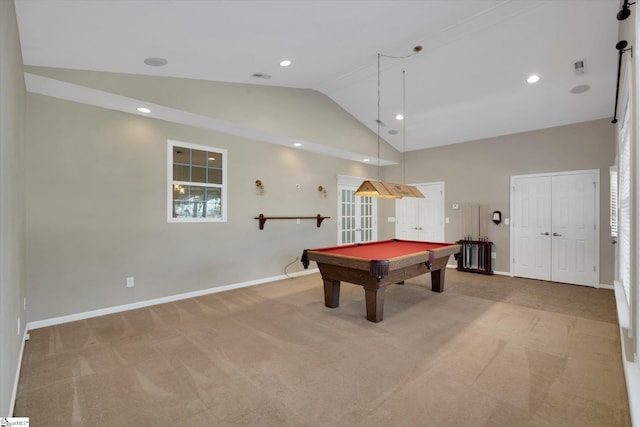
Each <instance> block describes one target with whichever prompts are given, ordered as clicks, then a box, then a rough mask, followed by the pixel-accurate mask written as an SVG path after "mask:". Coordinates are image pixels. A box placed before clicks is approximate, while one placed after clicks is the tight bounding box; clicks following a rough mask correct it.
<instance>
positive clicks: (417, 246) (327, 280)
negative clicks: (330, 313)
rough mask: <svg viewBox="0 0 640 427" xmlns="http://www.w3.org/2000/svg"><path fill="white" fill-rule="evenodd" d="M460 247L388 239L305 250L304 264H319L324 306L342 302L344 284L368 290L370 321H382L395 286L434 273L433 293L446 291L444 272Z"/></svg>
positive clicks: (334, 305)
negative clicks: (390, 290) (386, 300)
mask: <svg viewBox="0 0 640 427" xmlns="http://www.w3.org/2000/svg"><path fill="white" fill-rule="evenodd" d="M459 253H460V245H458V244H454V243H432V242H418V241H411V240H398V239H393V240H384V241H379V242H368V243H358V244H352V245H343V246H334V247H330V248H321V249H305V250H304V252H303V254H302V258H301V261H302V265H303V266H304V268H305V269H306V268H308V267H309V261H315V262H316V263H317V264H318V268H319V269H320V274H321V275H322V280H323V282H324V304H325V305H326V306H327V307H329V308H336V307H337V306H338V305H339V303H340V282H341V281H344V282H349V283H355V284H357V285H361V286H363V287H364V293H365V304H366V308H367V320H369V321H371V322H380V321H381V320H382V317H383V316H382V313H383V310H384V290H385V287H386V286H388V285H391V284H394V283H395V284H403V283H404V281H405V280H406V279H410V278H412V277H416V276H419V275H421V274H425V273H431V290H432V291H434V292H442V291H443V290H444V273H445V268H446V265H447V261H448V259H449V256H450V255H455V256H456V258H457V257H458V254H459Z"/></svg>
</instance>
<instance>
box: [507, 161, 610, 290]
mask: <svg viewBox="0 0 640 427" xmlns="http://www.w3.org/2000/svg"><path fill="white" fill-rule="evenodd" d="M599 179H600V176H599V171H598V170H593V171H577V172H564V173H557V174H548V175H526V176H514V177H512V178H511V191H512V193H511V195H512V198H511V212H512V214H511V216H512V224H511V253H512V274H513V275H514V276H519V277H527V278H531V279H540V280H549V281H554V282H563V283H572V284H577V285H587V286H598V284H599V277H600V273H599V270H600V269H599V226H598V217H599V215H598V209H599V202H598V191H599V190H598V189H599V187H600V185H599Z"/></svg>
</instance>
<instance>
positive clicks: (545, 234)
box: [540, 231, 549, 236]
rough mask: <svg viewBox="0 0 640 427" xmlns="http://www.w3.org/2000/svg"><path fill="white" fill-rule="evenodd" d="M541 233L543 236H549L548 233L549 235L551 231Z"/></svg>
mask: <svg viewBox="0 0 640 427" xmlns="http://www.w3.org/2000/svg"><path fill="white" fill-rule="evenodd" d="M540 235H541V236H548V235H549V232H548V231H546V232H544V233H540Z"/></svg>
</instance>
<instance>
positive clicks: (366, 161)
mask: <svg viewBox="0 0 640 427" xmlns="http://www.w3.org/2000/svg"><path fill="white" fill-rule="evenodd" d="M362 161H363V162H365V163H368V162H369V161H370V160H369V159H364V160H362Z"/></svg>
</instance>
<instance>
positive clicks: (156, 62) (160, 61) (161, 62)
mask: <svg viewBox="0 0 640 427" xmlns="http://www.w3.org/2000/svg"><path fill="white" fill-rule="evenodd" d="M144 63H145V64H147V65H149V66H151V67H163V66H165V65H167V64H168V63H169V61H167V60H166V59H164V58H147V59H145V60H144Z"/></svg>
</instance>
